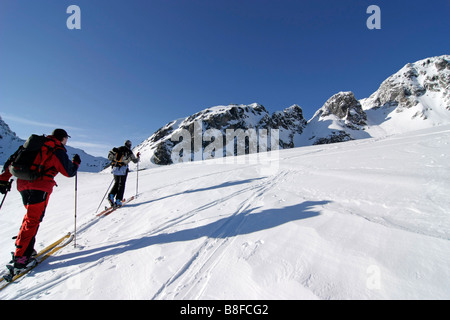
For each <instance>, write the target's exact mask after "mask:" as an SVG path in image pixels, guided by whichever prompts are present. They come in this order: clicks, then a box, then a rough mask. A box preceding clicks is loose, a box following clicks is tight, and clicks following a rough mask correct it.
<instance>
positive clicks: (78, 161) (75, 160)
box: [72, 154, 81, 165]
mask: <svg viewBox="0 0 450 320" xmlns="http://www.w3.org/2000/svg"><path fill="white" fill-rule="evenodd" d="M72 162H73V163H76V164H77V165H80V164H81V159H80V156H79V155H78V154H75V155H74V156H73V158H72Z"/></svg>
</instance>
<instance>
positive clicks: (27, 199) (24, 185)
mask: <svg viewBox="0 0 450 320" xmlns="http://www.w3.org/2000/svg"><path fill="white" fill-rule="evenodd" d="M69 137H70V136H69V135H68V134H67V132H66V131H65V130H64V129H55V130H54V131H53V132H52V134H51V135H50V136H47V139H48V141H50V142H51V143H52V144H53V143H54V146H55V148H54V149H53V152H52V153H51V154H50V155H49V158H48V159H47V160H46V161H45V162H44V164H43V165H44V168H43V171H44V172H45V174H44V175H42V176H41V177H40V178H37V179H36V180H22V179H20V178H19V179H17V190H18V191H19V192H20V194H21V196H22V202H23V205H24V206H25V208H26V209H27V213H26V214H25V217H24V219H23V221H22V226H21V228H20V231H19V234H18V236H17V239H16V242H15V245H16V250H15V252H14V254H13V262H14V265H13V266H14V269H15V272H16V273H19V272H20V271H21V270H23V269H26V268H27V267H30V266H33V265H34V264H35V263H36V260H35V259H34V258H33V256H34V255H35V254H36V251H35V250H34V244H35V242H36V234H37V232H38V228H39V225H40V223H41V222H42V219H43V218H44V214H45V209H46V207H47V204H48V201H49V198H50V194H51V193H52V191H53V187H54V186H55V185H56V182H55V180H54V177H55V176H56V175H57V174H58V173H59V172H60V173H62V174H63V175H64V176H66V177H69V178H70V177H74V176H75V174H76V173H77V170H78V167H79V165H80V163H81V159H80V156H79V155H77V154H75V155H74V156H73V159H72V162H71V161H70V160H69V158H68V156H67V150H66V148H65V145H66V143H67V140H68V138H69ZM10 159H11V157H10ZM10 163H11V161H10V160H8V161H7V162H6V163H5V166H4V168H3V172H2V174H1V175H0V192H1V193H5V192H7V190H5V188H3V187H2V186H4V185H6V184H7V183H8V180H9V178H11V176H12V174H11V172H10V171H9V164H10Z"/></svg>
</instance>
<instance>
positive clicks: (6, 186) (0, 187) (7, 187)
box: [0, 180, 12, 194]
mask: <svg viewBox="0 0 450 320" xmlns="http://www.w3.org/2000/svg"><path fill="white" fill-rule="evenodd" d="M11 183H12V180H11V181H0V193H2V194H6V193H7V192H9V191H11Z"/></svg>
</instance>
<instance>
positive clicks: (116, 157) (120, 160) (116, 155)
mask: <svg viewBox="0 0 450 320" xmlns="http://www.w3.org/2000/svg"><path fill="white" fill-rule="evenodd" d="M126 155H127V150H126V149H125V148H124V147H119V148H113V149H112V150H111V151H109V153H108V160H109V161H111V164H110V165H111V167H122V166H124V165H126V163H125V162H124V157H125V156H126Z"/></svg>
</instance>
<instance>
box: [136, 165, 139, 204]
mask: <svg viewBox="0 0 450 320" xmlns="http://www.w3.org/2000/svg"><path fill="white" fill-rule="evenodd" d="M136 166H137V167H136V198H137V197H138V186H139V160H138V162H137V164H136Z"/></svg>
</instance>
